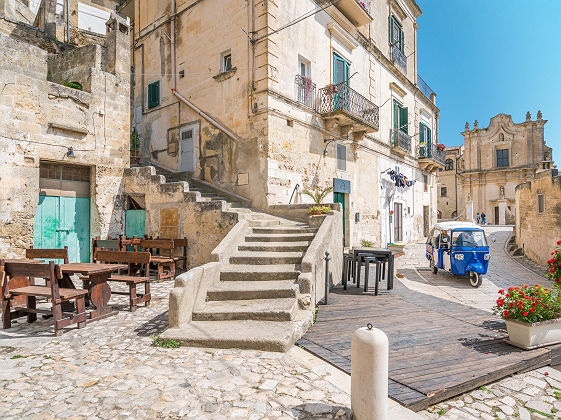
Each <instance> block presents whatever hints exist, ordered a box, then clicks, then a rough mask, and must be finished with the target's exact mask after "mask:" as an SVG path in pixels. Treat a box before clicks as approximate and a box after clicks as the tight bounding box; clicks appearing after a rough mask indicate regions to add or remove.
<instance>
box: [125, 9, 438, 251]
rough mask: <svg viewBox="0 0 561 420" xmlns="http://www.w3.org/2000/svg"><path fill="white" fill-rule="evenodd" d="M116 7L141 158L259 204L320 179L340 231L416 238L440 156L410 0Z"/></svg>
mask: <svg viewBox="0 0 561 420" xmlns="http://www.w3.org/2000/svg"><path fill="white" fill-rule="evenodd" d="M120 12H121V13H123V14H125V15H127V16H128V17H129V18H130V19H131V27H132V28H133V30H132V31H131V32H132V44H133V45H132V51H133V54H132V66H133V68H134V73H133V78H132V80H133V83H132V89H133V104H132V127H133V129H134V130H135V131H136V133H137V134H138V135H139V137H140V154H141V157H142V158H143V160H144V161H145V162H153V163H155V164H157V165H159V166H161V167H164V168H167V169H168V170H172V171H182V172H187V173H189V176H192V177H194V178H198V179H201V180H205V181H207V182H209V183H212V184H213V185H215V186H218V187H220V188H222V189H224V190H228V191H231V192H233V193H236V194H239V195H240V196H243V197H246V198H248V199H250V200H251V202H252V205H253V206H254V207H256V208H259V209H267V208H268V207H269V206H271V205H276V204H288V203H294V202H303V201H306V200H307V197H306V196H305V195H303V194H302V190H303V189H313V188H314V187H316V186H318V187H320V188H325V187H328V186H332V187H334V192H333V194H330V195H329V196H328V198H327V200H328V201H332V202H340V203H341V204H342V205H343V208H344V216H343V217H344V230H345V241H346V244H347V245H351V244H352V245H356V244H358V243H360V240H361V239H367V240H371V241H373V242H374V243H376V244H384V245H385V243H387V242H390V241H393V242H407V241H410V240H414V239H418V238H421V237H423V235H424V234H425V232H427V231H428V228H429V226H430V224H432V223H434V221H435V220H436V182H435V181H436V176H435V171H436V170H437V169H438V168H439V167H442V166H443V161H444V159H443V156H442V154H440V153H439V152H438V151H437V150H436V148H435V147H434V145H435V144H436V143H437V142H438V112H439V109H438V107H437V106H436V105H435V94H434V93H433V92H432V91H431V90H430V88H429V87H428V86H427V85H426V84H425V83H424V82H423V81H422V79H421V78H420V77H419V75H418V73H417V61H416V57H417V54H416V52H417V37H416V31H417V28H418V25H417V18H418V17H419V16H420V14H421V10H420V8H419V7H418V5H417V4H416V2H415V1H413V0H395V1H394V0H392V1H389V2H387V1H385V0H374V1H365V2H362V1H361V2H359V1H356V0H341V1H339V2H336V3H335V4H331V3H330V2H326V1H314V0H287V1H285V2H282V3H278V2H272V1H265V0H255V1H241V0H226V1H223V2H220V5H217V3H216V2H212V1H209V0H203V1H194V0H176V1H175V0H169V1H159V2H153V1H148V0H129V1H125V2H124V3H123V6H122V7H121V9H120ZM297 18H298V19H297ZM295 19H297V20H296V21H295ZM388 20H389V21H390V25H388ZM389 171H394V172H396V173H397V174H398V175H399V174H400V173H401V174H403V175H404V176H405V177H406V178H407V179H406V180H405V179H403V178H400V179H401V180H402V181H415V182H414V183H411V182H408V183H403V184H401V183H399V182H398V181H396V179H395V178H394V179H392V178H391V177H390V175H389V174H388V172H389ZM396 183H398V184H399V186H396ZM401 185H403V186H401Z"/></svg>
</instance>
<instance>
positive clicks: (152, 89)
mask: <svg viewBox="0 0 561 420" xmlns="http://www.w3.org/2000/svg"><path fill="white" fill-rule="evenodd" d="M158 105H160V81H159V80H158V81H157V82H153V83H150V84H149V85H148V108H154V107H155V106H158Z"/></svg>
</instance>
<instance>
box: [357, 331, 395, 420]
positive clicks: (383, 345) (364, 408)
mask: <svg viewBox="0 0 561 420" xmlns="http://www.w3.org/2000/svg"><path fill="white" fill-rule="evenodd" d="M351 408H352V410H353V413H354V416H355V417H354V418H355V419H356V420H387V418H388V337H387V336H386V334H384V332H383V331H381V330H379V329H377V328H372V324H368V326H367V327H363V328H359V329H358V330H355V332H354V333H353V336H352V338H351Z"/></svg>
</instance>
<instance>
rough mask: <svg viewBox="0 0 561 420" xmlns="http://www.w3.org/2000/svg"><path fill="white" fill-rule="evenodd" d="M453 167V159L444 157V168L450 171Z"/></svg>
mask: <svg viewBox="0 0 561 420" xmlns="http://www.w3.org/2000/svg"><path fill="white" fill-rule="evenodd" d="M453 169H454V161H453V160H452V159H446V161H445V162H444V170H446V171H451V170H453Z"/></svg>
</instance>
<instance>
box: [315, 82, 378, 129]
mask: <svg viewBox="0 0 561 420" xmlns="http://www.w3.org/2000/svg"><path fill="white" fill-rule="evenodd" d="M335 111H345V112H347V113H348V114H350V115H351V116H353V117H355V118H358V119H360V120H362V121H364V122H365V123H366V124H368V125H369V126H371V127H372V128H374V129H375V130H378V128H379V127H380V109H379V108H378V105H376V104H374V103H372V102H370V101H369V100H368V99H366V98H365V97H364V96H362V95H361V94H360V93H358V92H357V91H356V90H354V89H351V88H350V86H347V84H346V83H344V82H343V83H339V84H337V85H329V86H326V87H324V88H322V89H320V90H319V112H320V113H321V114H328V113H331V112H335Z"/></svg>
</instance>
